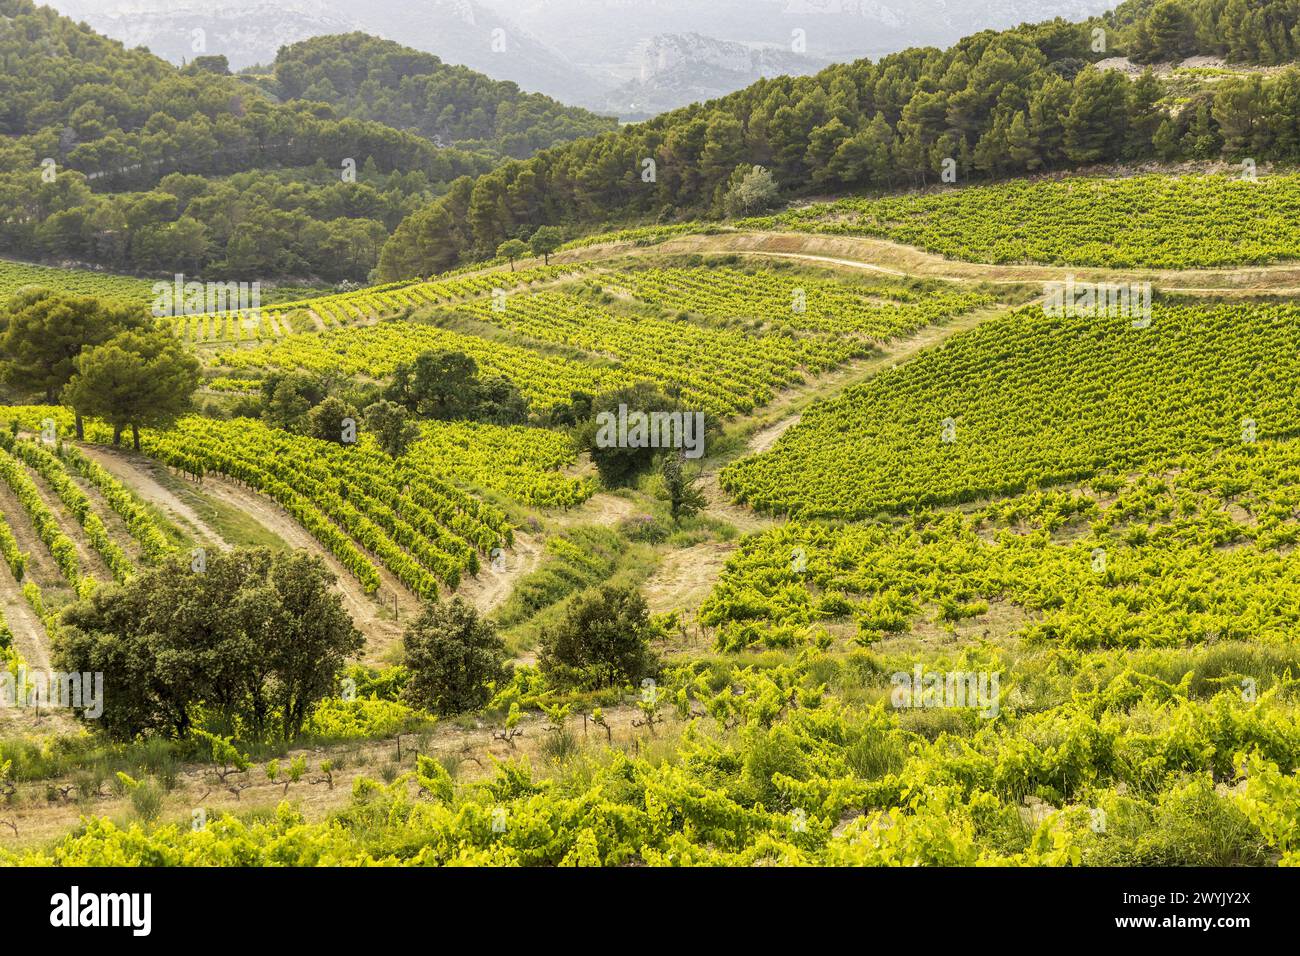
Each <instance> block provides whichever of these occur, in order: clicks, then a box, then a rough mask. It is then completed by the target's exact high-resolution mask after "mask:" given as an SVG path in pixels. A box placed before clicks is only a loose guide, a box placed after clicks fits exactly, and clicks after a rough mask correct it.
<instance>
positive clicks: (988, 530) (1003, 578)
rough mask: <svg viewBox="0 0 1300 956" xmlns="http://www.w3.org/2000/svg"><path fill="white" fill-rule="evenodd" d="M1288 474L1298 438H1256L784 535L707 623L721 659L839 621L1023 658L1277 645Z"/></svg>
mask: <svg viewBox="0 0 1300 956" xmlns="http://www.w3.org/2000/svg"><path fill="white" fill-rule="evenodd" d="M1298 478H1300V442H1297V441H1295V440H1286V441H1276V442H1275V441H1268V442H1261V443H1259V444H1258V445H1250V446H1245V447H1237V448H1227V449H1224V450H1222V451H1218V452H1200V453H1191V452H1189V453H1187V454H1185V455H1181V456H1178V457H1177V458H1175V459H1174V460H1172V461H1170V462H1168V463H1167V466H1166V465H1162V466H1160V467H1159V468H1156V469H1153V470H1146V469H1144V470H1142V471H1140V472H1138V473H1137V474H1134V475H1130V474H1127V473H1125V472H1123V471H1120V472H1108V473H1105V474H1101V475H1098V476H1097V477H1094V478H1093V479H1091V481H1090V482H1088V483H1087V484H1086V485H1085V486H1084V487H1082V488H1080V489H1078V490H1069V491H1064V490H1063V491H1054V492H1041V491H1038V492H1030V493H1026V494H1024V495H1018V496H1013V497H1010V498H1006V499H999V500H997V501H995V502H993V503H990V504H988V505H985V506H983V507H980V508H977V509H974V510H971V511H967V512H962V511H928V510H927V511H922V512H919V513H917V514H915V515H912V516H910V517H908V518H907V519H905V520H903V521H901V522H899V523H863V524H850V525H830V524H820V523H816V522H796V523H791V524H788V525H783V526H781V527H780V528H777V529H774V530H772V531H770V532H766V533H764V534H762V535H759V536H757V537H754V538H751V539H748V540H747V541H746V542H745V543H744V544H743V546H742V547H741V549H740V551H739V553H738V554H737V555H736V556H735V557H734V558H733V559H732V561H731V562H730V563H729V565H728V568H727V571H726V572H725V574H724V575H723V578H722V581H721V582H720V583H719V585H718V587H717V589H716V590H715V591H714V593H713V595H712V596H711V597H710V599H709V601H708V602H707V603H706V604H705V606H704V607H703V608H702V609H701V620H702V621H704V622H706V623H708V624H709V625H710V626H715V627H717V628H718V629H719V630H718V640H719V642H720V644H721V645H722V646H723V647H725V648H727V649H732V650H736V649H741V648H746V647H750V646H760V647H762V646H766V647H790V646H801V645H807V644H809V643H812V642H814V641H815V640H816V636H817V634H818V633H819V631H822V630H824V628H825V627H826V626H828V625H831V622H833V621H839V622H846V623H848V624H850V625H851V626H852V630H851V631H848V632H847V633H848V634H849V636H851V637H852V638H853V639H854V640H856V641H858V642H860V643H862V644H864V645H868V646H870V645H874V644H877V643H879V642H882V641H884V642H900V641H904V642H905V641H906V640H907V639H908V637H909V635H933V634H936V633H937V634H943V633H944V632H945V629H947V630H948V632H949V633H955V632H954V631H953V630H952V629H953V628H955V627H956V626H958V625H962V624H965V623H967V622H970V625H971V626H972V627H973V626H977V625H979V624H980V622H985V621H990V620H997V621H999V622H1001V623H1002V624H1003V625H1004V627H1005V633H1004V635H1003V636H1004V637H1006V638H1009V639H1019V640H1022V641H1023V642H1024V644H1025V645H1026V646H1028V647H1056V648H1067V649H1071V650H1094V649H1097V648H1118V647H1171V648H1172V647H1184V646H1188V645H1198V644H1203V643H1216V642H1251V643H1253V644H1259V645H1262V646H1270V647H1286V646H1289V645H1290V643H1291V636H1292V635H1293V634H1294V632H1295V628H1296V626H1297V624H1300V583H1298V581H1297V577H1296V574H1295V561H1294V557H1293V550H1294V546H1295V544H1296V542H1297V541H1300V492H1298V491H1297V488H1298V487H1300V486H1298V485H1297V479H1298ZM985 626H987V625H985Z"/></svg>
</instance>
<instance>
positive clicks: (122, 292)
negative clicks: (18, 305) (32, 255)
mask: <svg viewBox="0 0 1300 956" xmlns="http://www.w3.org/2000/svg"><path fill="white" fill-rule="evenodd" d="M25 286H43V287H45V288H47V289H54V290H55V291H57V292H70V293H73V294H75V295H93V296H99V297H101V298H105V299H121V300H123V301H127V302H133V303H138V304H140V305H144V306H147V305H148V304H149V303H150V302H152V301H153V281H152V280H150V279H135V278H132V277H131V276H119V275H113V274H112V273H108V272H92V271H90V270H88V269H59V268H55V267H54V266H37V265H30V264H28V263H26V262H12V261H10V260H8V259H0V298H6V299H7V298H8V297H9V296H11V295H13V294H14V293H15V292H17V291H18V290H19V289H21V288H24V287H25Z"/></svg>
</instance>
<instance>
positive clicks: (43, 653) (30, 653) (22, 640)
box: [0, 562, 50, 670]
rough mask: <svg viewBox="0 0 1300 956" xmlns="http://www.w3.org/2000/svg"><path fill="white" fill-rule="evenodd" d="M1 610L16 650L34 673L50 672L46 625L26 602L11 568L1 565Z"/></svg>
mask: <svg viewBox="0 0 1300 956" xmlns="http://www.w3.org/2000/svg"><path fill="white" fill-rule="evenodd" d="M0 608H3V610H4V616H5V622H6V623H7V624H8V625H9V630H10V632H11V633H12V634H13V636H14V648H15V649H16V650H17V651H18V655H19V656H20V657H21V658H22V659H23V660H24V661H26V662H27V666H28V667H30V668H32V669H33V670H48V669H49V666H50V647H49V638H48V637H47V636H46V634H45V625H44V624H42V623H41V619H40V618H38V617H37V616H36V612H35V611H33V610H32V608H31V605H30V604H28V603H27V599H26V598H25V597H23V589H22V585H21V584H19V583H18V582H17V581H15V580H14V576H13V574H11V573H10V571H9V567H8V565H6V564H3V563H2V562H0Z"/></svg>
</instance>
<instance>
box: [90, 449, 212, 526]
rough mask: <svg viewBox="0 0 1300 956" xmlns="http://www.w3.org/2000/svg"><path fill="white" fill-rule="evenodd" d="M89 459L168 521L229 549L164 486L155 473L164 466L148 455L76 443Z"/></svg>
mask: <svg viewBox="0 0 1300 956" xmlns="http://www.w3.org/2000/svg"><path fill="white" fill-rule="evenodd" d="M77 447H78V448H80V449H81V451H82V452H84V453H85V455H86V456H87V457H88V458H91V459H93V460H94V461H96V462H98V463H99V464H100V465H102V466H103V467H104V468H105V469H107V470H108V471H109V472H111V473H112V474H113V476H114V477H115V478H117V479H118V480H119V481H121V482H123V483H124V484H125V485H126V486H127V487H128V488H130V489H131V490H132V491H133V492H134V493H135V494H136V496H137V497H139V498H140V499H142V500H144V501H146V502H148V503H149V504H151V505H153V506H154V507H155V508H157V509H158V510H159V511H161V512H163V514H165V515H166V516H167V517H168V518H169V519H171V521H172V522H173V523H174V524H176V525H177V526H179V527H181V528H182V529H184V530H187V531H188V533H189V534H190V536H191V537H193V538H194V539H195V540H196V541H198V542H199V543H200V544H204V545H207V546H209V547H214V548H217V549H218V550H221V551H229V550H230V547H231V545H230V543H229V542H228V541H226V540H225V539H224V538H222V536H221V535H220V534H218V533H217V532H216V531H215V530H213V529H212V527H211V526H210V525H208V523H207V522H205V521H204V520H203V518H201V517H200V516H199V514H198V513H197V512H196V511H195V510H194V509H193V508H191V507H190V506H189V505H187V504H186V503H185V502H184V501H182V500H181V499H180V498H179V497H177V496H176V494H175V493H174V492H172V491H171V489H169V488H167V487H166V486H165V485H163V484H162V483H161V482H160V481H159V480H158V479H157V478H156V477H155V474H156V472H157V471H158V470H160V469H163V468H164V466H163V465H160V464H158V463H157V462H155V461H152V460H150V459H148V458H142V457H138V456H134V455H128V454H127V453H126V452H122V451H117V450H114V449H111V448H105V447H104V446H103V445H90V444H82V445H78V446H77Z"/></svg>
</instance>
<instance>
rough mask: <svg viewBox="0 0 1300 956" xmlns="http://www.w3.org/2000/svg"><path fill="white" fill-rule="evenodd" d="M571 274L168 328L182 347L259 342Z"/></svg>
mask: <svg viewBox="0 0 1300 956" xmlns="http://www.w3.org/2000/svg"><path fill="white" fill-rule="evenodd" d="M577 269H578V267H576V266H566V265H554V266H539V267H537V268H533V269H520V270H518V271H514V272H500V271H495V272H483V273H480V274H477V275H466V276H459V277H450V278H445V279H431V280H429V281H427V282H394V283H390V284H388V285H381V286H369V287H367V288H363V289H357V290H355V291H352V292H340V293H338V294H336V295H325V296H319V297H317V298H312V299H302V300H299V301H293V302H278V303H276V304H274V305H266V306H263V307H262V308H261V309H259V310H258V311H257V313H256V314H255V315H254V314H251V313H246V312H240V311H234V312H229V313H219V314H204V315H182V316H176V317H174V318H173V319H172V320H171V324H172V328H173V330H174V331H175V332H176V334H177V335H179V336H181V337H183V338H184V339H185V340H186V341H188V342H195V343H202V342H242V341H250V340H251V341H262V340H264V339H272V338H277V337H279V336H282V335H290V334H292V333H294V332H295V331H306V330H307V328H309V327H313V326H314V325H315V323H316V322H317V321H319V323H320V324H321V325H322V326H324V327H325V328H333V327H336V326H347V325H354V324H358V323H368V322H372V321H375V320H377V319H379V318H382V317H384V316H391V315H396V314H398V313H400V312H402V311H405V310H408V309H418V308H421V307H424V306H430V305H447V304H450V303H454V302H460V301H463V300H465V299H470V298H474V297H476V296H481V295H486V294H488V293H491V292H493V291H494V290H497V289H502V290H511V289H518V288H521V287H526V286H529V285H533V284H537V283H543V282H551V281H555V280H557V279H561V278H563V277H565V276H567V275H570V274H572V273H573V272H575V271H577ZM312 316H314V317H315V318H314V319H313V318H312ZM304 327H306V328H304Z"/></svg>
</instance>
